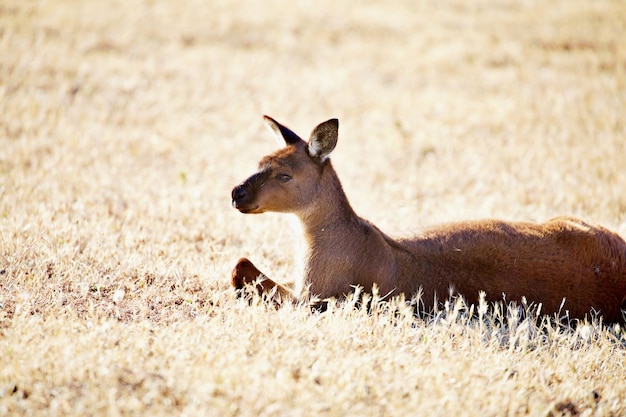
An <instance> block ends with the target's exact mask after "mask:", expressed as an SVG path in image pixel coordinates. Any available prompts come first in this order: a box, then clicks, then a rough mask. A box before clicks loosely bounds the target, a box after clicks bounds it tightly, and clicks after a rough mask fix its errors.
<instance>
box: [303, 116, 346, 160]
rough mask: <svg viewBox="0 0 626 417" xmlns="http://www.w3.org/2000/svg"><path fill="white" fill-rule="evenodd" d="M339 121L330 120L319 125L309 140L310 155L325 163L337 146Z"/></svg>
mask: <svg viewBox="0 0 626 417" xmlns="http://www.w3.org/2000/svg"><path fill="white" fill-rule="evenodd" d="M338 136H339V120H337V119H330V120H327V121H325V122H323V123H320V124H319V125H317V127H316V128H315V129H313V132H311V137H310V138H309V155H311V156H312V157H314V158H319V159H320V161H322V162H323V161H325V160H326V158H328V155H330V153H331V152H332V151H333V149H335V146H337V137H338Z"/></svg>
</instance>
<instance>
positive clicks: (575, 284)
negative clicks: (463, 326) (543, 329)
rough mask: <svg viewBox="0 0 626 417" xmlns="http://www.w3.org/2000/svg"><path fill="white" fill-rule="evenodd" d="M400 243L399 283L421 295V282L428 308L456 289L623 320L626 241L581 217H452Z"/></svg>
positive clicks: (474, 295)
mask: <svg viewBox="0 0 626 417" xmlns="http://www.w3.org/2000/svg"><path fill="white" fill-rule="evenodd" d="M400 244H401V245H402V246H404V247H405V248H406V249H408V251H409V252H411V253H412V256H405V257H404V258H403V261H402V263H403V265H402V269H403V270H404V271H405V272H404V273H403V274H402V277H401V282H399V286H400V287H402V288H401V290H402V292H405V293H415V292H416V291H417V290H418V288H419V287H420V286H421V287H423V291H424V292H423V300H424V302H425V303H426V306H427V307H430V306H431V305H432V304H429V303H432V300H433V297H434V296H435V294H436V296H437V298H438V299H439V300H442V299H444V298H446V297H447V296H448V295H449V290H450V288H451V287H452V289H453V291H454V292H455V293H460V294H462V295H464V296H465V297H466V298H467V299H468V300H469V301H470V302H476V300H477V299H478V294H479V292H480V291H485V292H486V294H487V299H488V300H490V301H497V300H502V298H503V294H505V295H506V300H508V301H512V300H520V299H521V298H522V297H526V299H527V300H528V301H529V302H534V303H542V312H544V313H551V312H556V311H558V310H559V308H560V306H561V304H562V301H563V299H564V298H565V304H564V307H563V310H564V311H565V310H569V312H570V314H571V315H573V316H577V317H582V316H584V314H585V313H587V312H589V311H590V309H591V308H593V309H596V310H600V311H601V312H602V313H603V315H604V317H605V318H606V319H607V320H609V321H618V320H619V319H620V318H621V312H620V308H624V307H625V305H624V303H625V301H626V243H625V242H624V240H623V239H622V238H621V237H620V236H618V235H617V234H615V233H613V232H611V231H609V230H607V229H604V228H602V227H600V226H596V225H593V224H590V223H587V222H584V221H582V220H579V219H575V218H570V217H559V218H555V219H552V220H550V221H548V222H545V223H540V224H537V223H512V222H502V221H496V220H485V221H475V222H466V223H452V224H448V225H444V226H440V227H436V228H432V229H429V230H426V231H424V232H423V233H422V234H420V235H419V236H418V237H416V238H414V239H410V240H408V239H407V240H402V241H400Z"/></svg>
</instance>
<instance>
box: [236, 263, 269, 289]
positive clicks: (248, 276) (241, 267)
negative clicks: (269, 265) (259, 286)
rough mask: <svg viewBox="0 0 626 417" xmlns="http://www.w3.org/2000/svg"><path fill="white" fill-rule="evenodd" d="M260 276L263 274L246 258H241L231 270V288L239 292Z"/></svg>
mask: <svg viewBox="0 0 626 417" xmlns="http://www.w3.org/2000/svg"><path fill="white" fill-rule="evenodd" d="M260 275H263V273H262V272H261V271H259V270H258V268H257V267H256V266H254V264H253V263H252V262H250V260H249V259H248V258H241V259H239V261H237V265H235V268H234V269H233V272H232V274H231V280H230V282H231V284H232V285H233V287H235V288H236V289H238V290H240V289H242V288H243V287H245V286H246V285H247V284H251V283H253V282H255V281H256V279H257V278H258V277H259V276H260Z"/></svg>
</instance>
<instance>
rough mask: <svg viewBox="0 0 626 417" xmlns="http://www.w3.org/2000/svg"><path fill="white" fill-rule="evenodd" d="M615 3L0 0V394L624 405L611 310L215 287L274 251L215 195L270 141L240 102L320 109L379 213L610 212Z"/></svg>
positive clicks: (349, 410) (619, 126) (276, 239)
mask: <svg viewBox="0 0 626 417" xmlns="http://www.w3.org/2000/svg"><path fill="white" fill-rule="evenodd" d="M215 3H217V2H215ZM261 4H263V5H262V6H261ZM625 22H626V6H625V5H624V3H623V2H622V1H621V0H599V1H588V0H559V1H554V2H548V3H546V2H539V1H517V2H509V1H504V0H489V1H487V0H476V1H472V2H462V1H453V0H449V1H443V2H413V1H401V0H397V1H396V0H392V1H386V2H366V3H365V4H360V5H359V6H356V5H354V3H353V2H344V1H333V2H317V3H315V6H313V5H311V4H307V3H306V2H300V3H294V4H293V5H290V6H286V5H285V4H283V3H282V2H278V1H276V2H274V1H270V2H263V3H260V2H248V1H237V2H234V1H232V2H221V3H219V4H209V3H207V2H201V1H188V2H184V3H180V2H166V1H161V0H157V1H111V2H88V1H84V2H77V1H61V0H50V1H31V0H28V1H19V0H9V1H4V2H3V3H2V4H1V5H0V415H46V416H48V415H81V416H83V415H94V416H99V415H130V414H146V415H155V416H156V415H183V414H184V415H216V416H218V415H219V416H225V415H241V416H246V415H255V416H256V415H266V416H278V415H289V416H294V415H302V416H307V415H312V414H314V413H315V414H318V415H415V414H422V415H460V416H462V415H494V416H495V415H534V416H557V415H615V416H617V415H624V414H626V406H625V405H624V404H626V370H625V369H624V364H625V363H626V358H625V356H626V355H625V354H626V349H625V348H624V345H625V343H626V341H625V338H624V335H623V334H622V333H621V332H620V329H619V328H610V329H606V328H603V327H601V326H600V325H599V323H596V322H594V323H591V324H589V325H586V326H579V328H578V330H572V329H568V328H561V327H558V326H556V325H552V324H549V323H547V322H541V321H540V322H539V323H538V324H535V322H534V321H528V320H526V321H520V320H516V319H515V314H512V313H511V315H510V316H507V313H503V314H501V315H498V314H495V315H492V314H488V315H486V316H482V314H483V313H482V310H481V312H480V314H481V316H480V317H479V312H478V311H477V310H476V311H474V313H473V315H472V317H473V318H472V319H469V311H468V310H467V309H463V308H460V309H459V308H458V307H459V306H456V307H455V306H452V307H450V310H449V311H447V312H445V311H444V312H442V313H441V314H440V315H438V316H436V317H434V318H432V319H429V320H417V319H414V318H413V317H410V316H408V315H407V313H406V311H405V310H404V309H403V308H402V307H398V309H393V308H392V309H391V311H388V310H384V309H383V311H375V312H374V313H373V314H366V312H364V311H362V310H354V309H352V308H351V307H350V306H348V307H344V306H341V305H337V306H335V307H334V308H333V309H332V311H330V312H329V313H326V314H322V315H318V314H313V315H311V314H310V313H309V312H308V310H307V309H306V308H304V307H285V308H283V309H280V310H277V311H275V310H272V309H268V308H266V307H265V306H264V305H262V304H259V303H255V304H254V305H253V306H248V305H247V304H246V303H245V302H243V301H239V300H236V299H235V297H234V296H233V294H232V291H231V290H230V288H229V287H228V275H229V272H230V269H231V268H232V266H233V264H234V262H235V261H236V259H237V258H238V257H240V256H249V257H250V258H251V259H252V260H253V261H254V262H255V263H257V264H258V266H259V267H260V268H261V269H262V270H265V271H267V272H269V273H271V274H272V276H274V277H276V278H284V279H288V277H289V275H290V274H293V273H294V270H295V268H294V256H293V255H294V251H293V250H292V249H291V248H292V247H293V246H294V245H295V244H297V242H298V236H296V235H294V234H293V233H292V231H291V230H292V229H291V228H290V227H289V225H288V224H287V222H286V219H285V217H284V216H278V215H263V216H242V215H240V214H239V213H237V212H236V211H235V210H232V209H231V208H230V207H229V193H230V189H231V187H232V186H233V185H234V184H236V183H237V182H239V181H240V180H242V179H243V178H244V177H246V176H247V175H248V174H249V173H250V172H251V171H252V170H253V169H254V167H255V163H256V161H257V160H258V158H260V156H261V155H263V154H265V153H267V152H270V151H271V150H273V149H274V148H275V143H274V142H273V141H272V139H271V135H270V134H269V133H268V132H266V131H265V128H264V127H263V125H262V123H261V120H260V115H261V114H263V113H267V114H270V115H272V116H274V117H276V118H277V119H278V120H280V121H283V122H285V123H287V124H288V125H289V126H291V127H293V128H294V130H296V131H297V132H301V133H302V134H306V133H307V132H308V131H309V130H310V129H311V128H312V127H313V126H314V125H315V124H316V123H318V122H320V121H322V120H325V119H327V118H330V117H339V118H340V120H341V123H342V124H341V129H340V142H339V145H338V149H337V151H336V152H335V154H334V155H333V158H334V161H335V167H336V169H337V170H338V172H339V175H340V177H341V178H342V180H343V182H344V187H345V189H346V190H347V193H348V195H349V196H350V198H351V200H352V202H353V205H354V207H355V208H356V210H357V211H358V212H359V213H360V214H362V215H364V216H365V217H367V218H369V219H371V220H373V221H374V222H376V223H377V224H378V225H379V226H381V227H382V228H383V229H385V230H388V231H390V232H393V231H406V230H407V228H413V229H417V228H419V227H420V226H424V225H429V224H434V223H439V222H446V221H451V220H459V219H465V218H478V217H500V218H505V219H525V220H543V219H546V218H549V217H552V216H554V215H557V214H573V215H577V216H581V217H584V218H586V219H590V220H594V221H597V222H600V223H602V224H604V225H606V226H608V227H610V228H612V229H615V230H617V231H618V232H620V233H621V234H622V235H626V188H625V184H626V170H625V169H624V167H626V122H625V120H626V119H625V116H624V115H626V23H625ZM409 230H410V229H409ZM381 308H382V307H381ZM503 324H504V325H503Z"/></svg>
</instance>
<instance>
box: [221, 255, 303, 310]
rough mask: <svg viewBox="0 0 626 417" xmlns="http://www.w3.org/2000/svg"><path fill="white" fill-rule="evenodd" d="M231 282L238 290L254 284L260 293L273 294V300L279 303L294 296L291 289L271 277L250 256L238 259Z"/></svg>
mask: <svg viewBox="0 0 626 417" xmlns="http://www.w3.org/2000/svg"><path fill="white" fill-rule="evenodd" d="M231 283H232V285H233V287H235V289H236V290H237V291H238V292H240V290H242V289H244V288H245V287H246V286H247V285H248V284H254V288H255V289H256V291H257V292H258V294H259V295H261V296H263V295H267V296H271V297H272V300H273V301H275V302H278V303H280V302H282V301H285V300H287V299H293V298H294V296H293V293H292V292H291V291H290V290H289V289H287V288H285V287H283V286H282V285H280V284H277V283H276V282H274V281H272V280H271V279H269V278H268V277H267V275H265V274H264V273H263V272H261V271H259V269H258V268H257V267H256V266H254V264H253V263H252V262H250V260H249V259H248V258H241V259H239V261H237V265H235V268H234V269H233V272H232V274H231Z"/></svg>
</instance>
